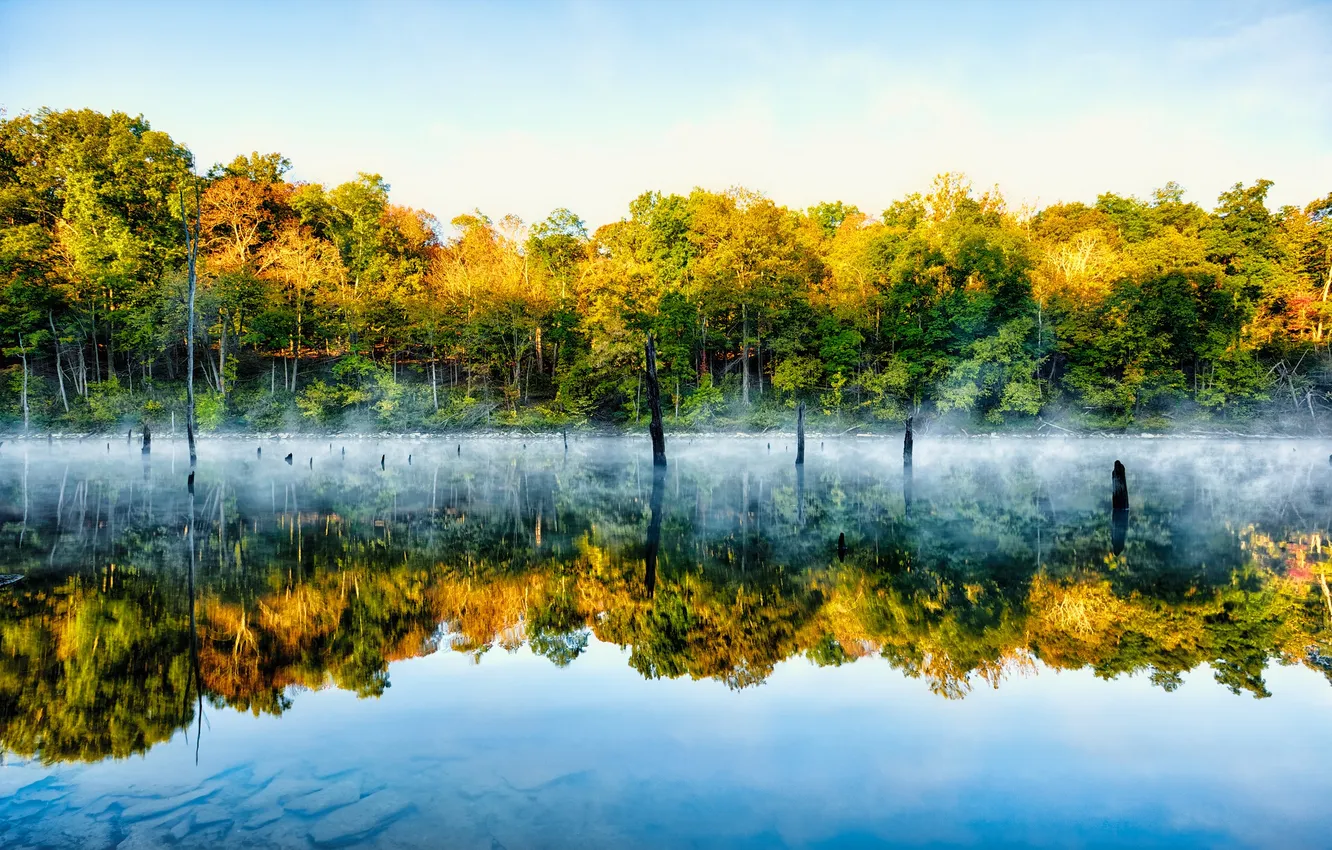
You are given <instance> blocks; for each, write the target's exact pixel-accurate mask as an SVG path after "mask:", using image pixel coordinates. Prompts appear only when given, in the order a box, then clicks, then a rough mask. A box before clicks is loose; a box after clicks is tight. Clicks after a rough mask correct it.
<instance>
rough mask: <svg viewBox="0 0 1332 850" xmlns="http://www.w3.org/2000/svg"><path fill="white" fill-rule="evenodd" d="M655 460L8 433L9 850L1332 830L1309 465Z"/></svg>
mask: <svg viewBox="0 0 1332 850" xmlns="http://www.w3.org/2000/svg"><path fill="white" fill-rule="evenodd" d="M668 448H669V451H670V454H671V458H672V462H671V464H670V466H669V468H668V469H667V470H666V472H665V473H664V474H663V475H654V473H653V470H652V467H651V466H650V463H649V460H650V452H649V451H648V447H647V444H646V442H645V441H641V440H617V439H600V438H581V439H573V440H571V441H570V443H569V445H568V448H567V450H566V448H565V446H564V444H563V441H562V440H560V439H558V438H556V439H554V440H552V439H535V438H534V439H531V440H528V441H526V442H524V441H523V440H522V439H521V438H519V439H477V438H470V439H467V438H464V439H462V440H458V439H452V440H446V439H440V438H432V439H429V440H415V441H413V440H383V441H375V440H373V439H348V440H336V441H334V442H332V443H330V442H329V441H328V440H322V441H309V440H305V441H291V440H263V441H257V440H248V441H247V440H236V441H209V442H206V443H204V444H202V446H201V451H200V459H199V467H198V470H197V473H196V480H195V492H194V494H193V496H191V495H190V494H189V493H188V491H187V488H186V485H185V480H186V474H187V472H188V468H187V466H188V463H187V456H186V454H185V450H184V446H183V444H179V443H177V444H173V443H171V442H170V441H166V440H162V439H161V438H159V441H158V443H157V445H156V446H155V449H154V451H153V453H152V454H151V456H150V457H149V458H148V459H147V460H145V458H144V456H143V455H142V454H141V452H140V449H139V447H138V444H137V441H135V442H134V443H132V444H129V443H125V442H123V441H116V442H112V443H110V444H106V443H105V441H101V442H96V443H94V442H92V441H85V442H83V443H77V442H73V441H66V442H57V443H55V444H53V445H48V444H47V443H45V442H38V441H31V442H24V441H20V442H17V443H15V442H6V443H5V444H4V445H3V446H2V447H0V520H2V521H3V525H2V526H0V572H3V573H14V574H22V575H23V576H24V579H23V580H22V581H20V582H18V583H16V584H14V585H11V586H9V587H7V588H5V589H3V590H0V750H2V751H3V760H4V763H3V766H0V844H3V845H4V846H6V847H9V846H15V847H28V846H33V847H36V846H43V847H66V846H68V847H112V846H120V847H135V846H161V845H164V844H171V845H175V846H186V847H192V846H214V845H220V844H226V845H228V846H255V847H310V846H347V845H351V844H357V845H366V846H377V847H438V846H448V847H482V848H492V847H510V848H518V847H534V846H535V847H617V846H661V847H678V846H703V847H711V846H718V847H720V846H727V847H731V846H741V847H750V846H752V847H787V846H799V847H815V846H839V847H845V846H882V845H885V844H906V845H917V844H926V845H963V846H966V845H971V846H1069V845H1079V846H1124V845H1135V846H1200V847H1201V846H1207V847H1213V846H1274V847H1300V846H1308V847H1322V846H1326V845H1327V838H1326V836H1327V834H1328V827H1329V825H1332V818H1329V816H1328V815H1327V814H1326V799H1327V798H1328V794H1329V792H1332V772H1329V771H1328V770H1327V769H1326V765H1327V764H1328V763H1329V757H1330V756H1332V746H1329V744H1330V743H1332V735H1330V734H1329V732H1328V727H1327V723H1326V718H1327V717H1328V710H1329V708H1332V687H1329V681H1330V679H1332V647H1329V635H1330V634H1332V627H1330V625H1329V618H1330V617H1332V597H1330V596H1329V594H1328V591H1327V586H1326V578H1325V574H1324V570H1325V564H1326V560H1327V551H1328V549H1327V542H1326V539H1327V535H1328V529H1329V524H1330V523H1332V501H1330V500H1329V492H1332V468H1329V464H1328V460H1327V447H1326V446H1324V445H1321V444H1317V443H1313V442H1281V441H1261V442H1259V441H1237V442H1233V443H1232V442H1201V441H1183V440H1079V441H1067V442H1065V441H1049V440H970V441H943V440H929V439H919V438H918V439H917V441H916V449H915V459H914V464H913V465H912V466H911V467H910V468H904V466H903V463H902V456H901V446H900V443H898V442H896V441H887V440H877V439H873V440H871V439H856V438H853V437H849V436H848V437H843V438H840V439H825V440H822V441H820V440H813V441H811V443H810V444H809V447H808V449H807V463H806V465H805V468H804V470H803V472H800V471H798V470H797V469H796V468H795V467H794V465H793V463H792V461H793V459H794V451H793V450H794V446H793V445H791V443H790V438H789V437H788V436H774V437H771V438H768V437H762V438H758V439H735V440H722V439H706V440H705V439H698V440H695V441H692V442H691V441H690V440H688V438H682V439H677V440H672V441H671V442H670V445H669V447H668ZM257 449H262V454H260V452H258V451H257ZM344 451H345V453H344ZM288 453H290V454H291V462H290V463H287V462H285V460H284V458H285V456H286V455H287V454H288ZM1116 459H1120V460H1122V461H1123V462H1124V463H1125V465H1126V466H1127V468H1128V471H1129V472H1128V479H1129V494H1130V511H1129V512H1128V514H1127V515H1121V516H1119V517H1115V516H1113V515H1112V513H1111V510H1110V469H1111V466H1112V465H1113V463H1114V461H1115V460H1116ZM843 535H844V541H845V548H844V549H840V548H839V545H838V541H839V536H843Z"/></svg>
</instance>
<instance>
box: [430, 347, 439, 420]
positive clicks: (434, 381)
mask: <svg viewBox="0 0 1332 850" xmlns="http://www.w3.org/2000/svg"><path fill="white" fill-rule="evenodd" d="M431 355H432V359H431V361H430V398H431V399H432V400H433V401H434V402H435V412H436V413H439V360H438V359H433V355H434V352H431Z"/></svg>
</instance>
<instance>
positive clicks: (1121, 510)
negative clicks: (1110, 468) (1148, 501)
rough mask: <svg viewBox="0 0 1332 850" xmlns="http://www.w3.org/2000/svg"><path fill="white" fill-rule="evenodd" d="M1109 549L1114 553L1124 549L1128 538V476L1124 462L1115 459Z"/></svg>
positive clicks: (1112, 478) (1111, 486)
mask: <svg viewBox="0 0 1332 850" xmlns="http://www.w3.org/2000/svg"><path fill="white" fill-rule="evenodd" d="M1110 504H1111V512H1110V551H1112V552H1114V553H1115V554H1116V555H1118V554H1120V553H1122V552H1123V551H1124V543H1125V541H1127V540H1128V517H1129V511H1128V505H1129V502H1128V478H1127V476H1126V475H1125V473H1124V464H1122V463H1120V462H1119V461H1115V470H1114V472H1113V473H1111V478H1110Z"/></svg>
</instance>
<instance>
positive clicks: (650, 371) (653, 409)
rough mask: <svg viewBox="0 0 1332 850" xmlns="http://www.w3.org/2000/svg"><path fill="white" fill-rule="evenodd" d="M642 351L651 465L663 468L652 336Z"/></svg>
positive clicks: (662, 442) (664, 456) (654, 350)
mask: <svg viewBox="0 0 1332 850" xmlns="http://www.w3.org/2000/svg"><path fill="white" fill-rule="evenodd" d="M644 350H645V352H646V354H647V391H648V410H649V412H650V413H651V414H652V422H651V424H650V425H649V426H648V433H650V434H651V435H652V465H653V466H665V465H666V434H665V432H664V431H662V428H661V385H660V384H658V383H657V349H656V346H654V345H653V344H652V334H648V335H647V344H646V346H645V347H644Z"/></svg>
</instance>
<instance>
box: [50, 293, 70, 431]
mask: <svg viewBox="0 0 1332 850" xmlns="http://www.w3.org/2000/svg"><path fill="white" fill-rule="evenodd" d="M46 320H47V321H48V322H50V323H51V340H52V341H53V342H54V343H55V349H56V380H57V381H59V382H60V403H61V404H62V405H64V406H65V412H66V413H69V398H68V397H66V395H65V372H64V370H63V369H61V368H60V336H59V335H58V334H57V333H56V328H55V318H54V317H52V315H51V311H50V310H47V311H46Z"/></svg>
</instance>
